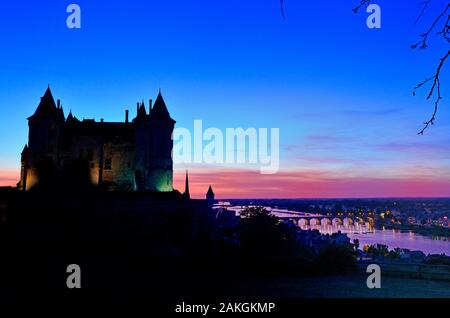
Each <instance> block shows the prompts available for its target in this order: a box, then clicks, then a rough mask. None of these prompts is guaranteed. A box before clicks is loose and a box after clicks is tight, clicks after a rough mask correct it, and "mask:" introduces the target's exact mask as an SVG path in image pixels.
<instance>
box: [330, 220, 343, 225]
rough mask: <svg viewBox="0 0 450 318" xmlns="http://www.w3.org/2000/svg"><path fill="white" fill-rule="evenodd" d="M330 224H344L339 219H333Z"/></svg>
mask: <svg viewBox="0 0 450 318" xmlns="http://www.w3.org/2000/svg"><path fill="white" fill-rule="evenodd" d="M331 223H332V224H335V225H342V224H343V223H344V222H343V221H342V219H340V218H334V219H333V220H331Z"/></svg>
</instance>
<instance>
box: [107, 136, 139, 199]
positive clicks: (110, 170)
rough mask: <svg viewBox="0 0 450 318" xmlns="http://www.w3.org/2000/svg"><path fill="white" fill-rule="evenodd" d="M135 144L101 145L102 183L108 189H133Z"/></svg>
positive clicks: (134, 187) (134, 186)
mask: <svg viewBox="0 0 450 318" xmlns="http://www.w3.org/2000/svg"><path fill="white" fill-rule="evenodd" d="M134 159H135V146H134V144H130V143H119V144H114V143H106V144H104V145H103V184H104V185H105V186H106V187H107V189H109V190H121V191H135V190H136V182H135V167H134Z"/></svg>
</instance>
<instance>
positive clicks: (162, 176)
mask: <svg viewBox="0 0 450 318" xmlns="http://www.w3.org/2000/svg"><path fill="white" fill-rule="evenodd" d="M149 104H150V105H149V109H148V113H147V111H146V109H145V105H144V102H141V103H137V108H136V117H135V118H134V119H133V120H131V121H130V120H129V112H128V110H126V111H125V120H124V122H104V121H103V119H101V120H100V122H97V121H95V120H93V119H83V120H79V119H77V118H76V117H75V116H73V115H72V112H70V113H69V114H68V116H67V118H65V115H64V110H63V107H62V105H61V102H60V100H58V101H57V103H55V100H54V98H53V96H52V93H51V91H50V87H48V88H47V90H46V91H45V94H44V96H43V97H41V101H40V103H39V105H38V107H37V108H36V111H35V112H34V114H33V115H32V116H30V117H29V118H28V126H29V135H28V144H27V145H25V147H24V149H23V151H22V156H21V176H20V181H19V183H18V187H19V189H21V190H29V189H31V188H33V187H34V186H36V185H39V184H47V183H54V182H56V181H55V180H64V181H65V183H66V184H68V183H69V184H70V183H77V182H88V183H90V184H92V185H97V186H101V187H103V188H105V189H106V190H119V191H145V190H150V191H157V192H170V191H173V161H172V156H171V152H172V147H173V141H172V138H171V136H172V132H173V129H174V125H175V120H173V119H172V118H171V117H170V114H169V111H168V110H167V106H166V103H165V102H164V99H163V97H162V95H161V91H160V92H159V93H158V96H157V98H156V100H155V103H154V105H152V100H150V101H149ZM83 178H85V179H83Z"/></svg>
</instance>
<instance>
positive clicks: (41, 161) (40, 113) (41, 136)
mask: <svg viewBox="0 0 450 318" xmlns="http://www.w3.org/2000/svg"><path fill="white" fill-rule="evenodd" d="M64 121H65V118H64V111H63V109H62V107H61V106H60V101H58V106H56V103H55V100H54V99H53V95H52V93H51V91H50V86H49V87H47V90H46V91H45V93H44V96H42V97H41V101H40V102H39V105H38V106H37V108H36V111H35V112H34V114H33V115H31V116H30V117H28V127H29V135H28V149H27V151H28V162H27V166H30V169H28V170H27V174H28V176H27V177H24V178H21V179H23V180H25V179H27V181H26V188H27V189H28V188H29V187H31V186H32V185H34V184H36V183H38V181H42V180H41V179H42V178H43V177H49V176H51V175H52V174H53V173H54V172H55V169H56V164H55V163H56V161H57V154H58V142H59V138H60V132H61V129H62V125H63V124H64Z"/></svg>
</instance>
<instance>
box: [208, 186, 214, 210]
mask: <svg viewBox="0 0 450 318" xmlns="http://www.w3.org/2000/svg"><path fill="white" fill-rule="evenodd" d="M206 201H207V202H208V204H209V205H210V206H211V207H212V206H213V205H214V192H213V190H212V187H211V185H209V188H208V192H206Z"/></svg>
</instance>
